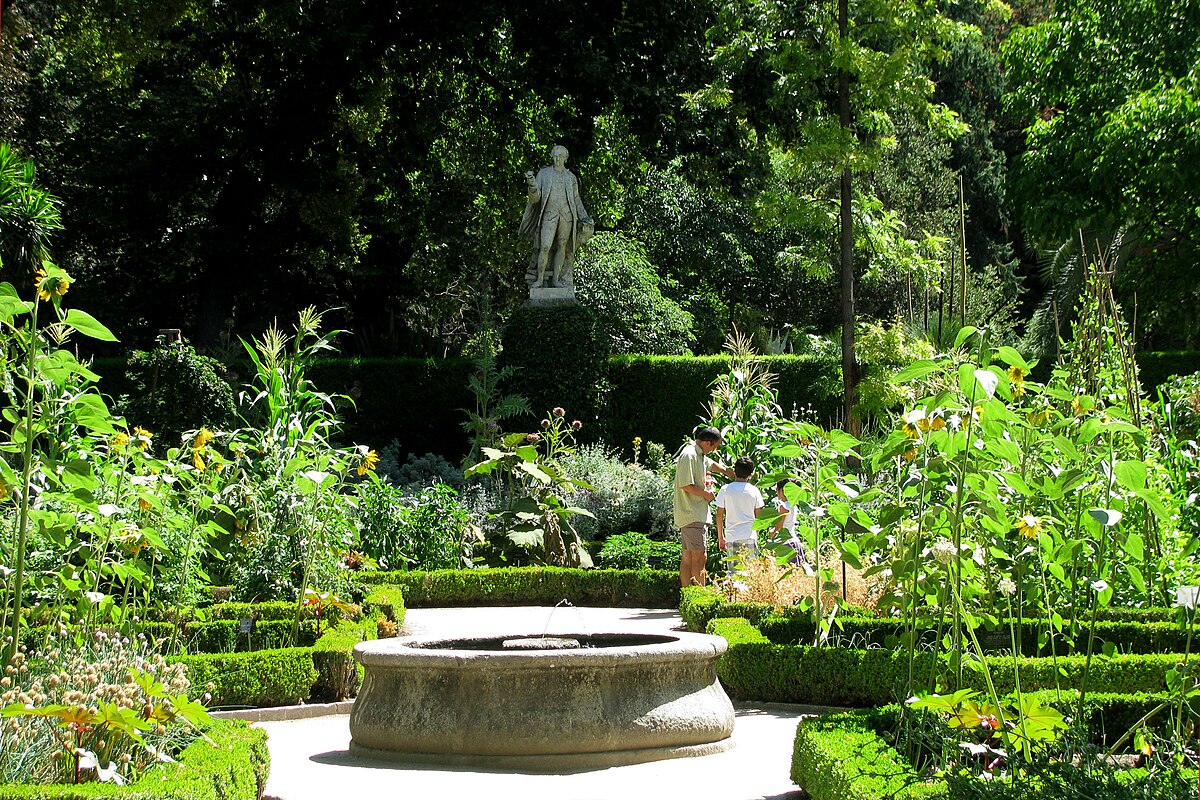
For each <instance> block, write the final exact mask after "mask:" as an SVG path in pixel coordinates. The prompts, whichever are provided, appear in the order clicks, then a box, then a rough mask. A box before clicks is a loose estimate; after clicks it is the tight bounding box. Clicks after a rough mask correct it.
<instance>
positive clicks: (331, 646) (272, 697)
mask: <svg viewBox="0 0 1200 800" xmlns="http://www.w3.org/2000/svg"><path fill="white" fill-rule="evenodd" d="M373 638H375V623H374V621H370V620H364V621H362V622H357V623H354V622H343V623H341V624H340V625H337V626H334V627H332V628H330V629H329V630H328V631H326V632H325V633H324V635H322V636H321V638H320V639H318V640H317V641H316V643H315V644H314V645H313V646H312V647H285V648H278V649H274V650H256V651H253V652H248V653H200V654H195V655H186V656H174V657H172V658H170V659H169V660H170V661H172V662H181V663H184V664H187V667H188V680H190V681H191V683H192V686H193V687H196V688H195V689H194V690H193V694H201V693H202V692H204V691H208V692H210V693H211V694H212V699H211V701H210V703H211V705H213V706H254V707H260V708H262V707H270V706H286V705H294V704H296V703H299V702H301V701H304V700H308V699H310V698H313V699H318V700H340V699H343V698H345V697H348V696H350V695H351V694H353V692H354V690H355V689H356V688H357V687H358V682H359V680H360V675H359V671H358V669H357V668H356V664H355V662H354V657H353V655H352V652H353V650H354V645H356V644H358V643H359V642H361V641H363V640H364V639H373ZM210 686H211V688H210Z"/></svg>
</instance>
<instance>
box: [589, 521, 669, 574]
mask: <svg viewBox="0 0 1200 800" xmlns="http://www.w3.org/2000/svg"><path fill="white" fill-rule="evenodd" d="M679 550H680V546H679V542H675V541H669V542H659V541H655V540H653V539H651V538H650V537H649V536H647V535H646V534H644V533H637V532H636V531H631V532H630V533H618V534H616V535H615V536H610V537H609V538H608V539H606V540H605V541H604V546H603V547H601V548H600V553H599V555H598V556H597V558H598V566H600V567H603V568H605V569H658V570H669V571H671V572H676V571H678V570H679Z"/></svg>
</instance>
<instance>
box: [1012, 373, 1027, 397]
mask: <svg viewBox="0 0 1200 800" xmlns="http://www.w3.org/2000/svg"><path fill="white" fill-rule="evenodd" d="M1008 380H1009V381H1010V382H1011V383H1012V393H1013V397H1020V396H1021V395H1023V394H1025V370H1023V369H1021V368H1020V367H1018V366H1016V365H1013V366H1011V367H1009V368H1008Z"/></svg>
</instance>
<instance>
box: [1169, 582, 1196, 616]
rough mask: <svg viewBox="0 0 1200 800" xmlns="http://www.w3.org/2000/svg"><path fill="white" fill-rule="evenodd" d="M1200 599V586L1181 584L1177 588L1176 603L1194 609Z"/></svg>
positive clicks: (1181, 606)
mask: <svg viewBox="0 0 1200 800" xmlns="http://www.w3.org/2000/svg"><path fill="white" fill-rule="evenodd" d="M1198 601H1200V586H1180V587H1179V588H1178V589H1176V590H1175V605H1177V606H1179V607H1180V608H1190V609H1192V610H1193V611H1194V610H1195V609H1196V606H1197V604H1198Z"/></svg>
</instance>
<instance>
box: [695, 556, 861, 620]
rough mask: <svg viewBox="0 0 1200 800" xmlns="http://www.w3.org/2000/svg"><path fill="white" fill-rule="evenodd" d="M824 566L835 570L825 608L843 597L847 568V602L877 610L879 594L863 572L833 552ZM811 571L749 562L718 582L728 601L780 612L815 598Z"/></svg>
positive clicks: (763, 560)
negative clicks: (805, 599)
mask: <svg viewBox="0 0 1200 800" xmlns="http://www.w3.org/2000/svg"><path fill="white" fill-rule="evenodd" d="M821 566H822V567H823V568H825V569H828V570H831V572H832V575H833V579H832V580H831V581H829V582H827V583H826V584H825V586H824V587H822V588H823V592H822V594H823V597H822V600H823V603H822V607H823V608H825V609H828V608H830V607H831V606H832V604H833V602H834V598H835V597H843V594H842V575H843V573H842V568H843V566H845V584H846V591H845V595H844V598H845V602H847V603H849V604H851V605H856V606H864V607H866V608H875V605H876V602H877V600H878V598H879V591H878V589H877V588H876V587H874V586H873V585H872V584H871V583H870V582H868V581H867V579H865V578H864V577H863V571H862V570H859V569H855V568H854V567H851V566H850V565H848V564H844V562H843V561H842V560H841V558H839V557H838V554H837V553H836V552H829V553H827V554H826V555H825V557H824V558H822V559H821ZM810 569H811V568H807V569H806V568H805V567H796V566H792V565H789V564H784V565H783V566H780V565H778V564H776V563H775V559H773V558H771V557H770V556H759V557H757V558H751V559H747V560H746V561H745V562H744V563H740V564H737V565H735V566H733V567H731V571H730V574H729V576H728V577H726V578H722V579H721V580H719V581H716V582H715V584H714V586H716V588H718V589H719V590H720V591H721V593H722V595H723V596H724V597H725V599H726V600H729V601H730V602H734V603H770V604H771V605H773V606H775V607H776V608H777V609H780V608H783V607H786V606H792V605H795V604H796V603H797V602H798V601H799V600H801V598H805V597H807V598H810V599H811V598H813V597H814V594H815V591H816V577H815V576H814V575H813V574H811V573H810V572H809V570H810Z"/></svg>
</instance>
